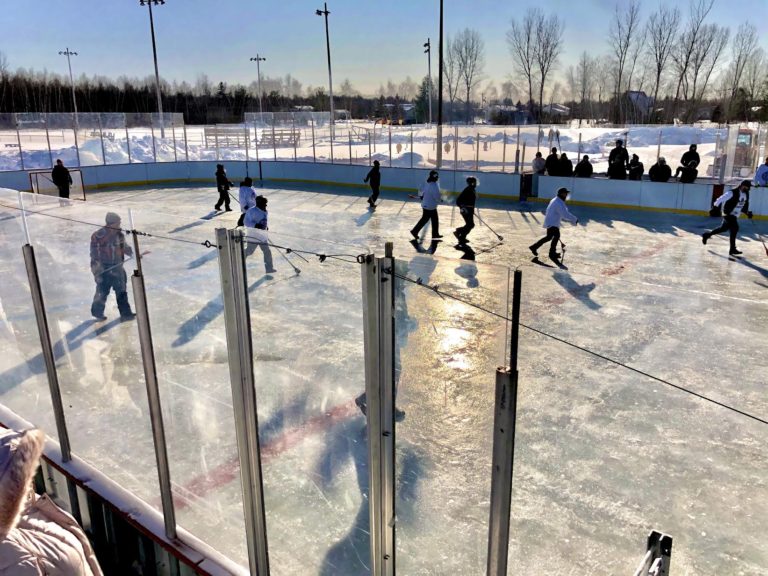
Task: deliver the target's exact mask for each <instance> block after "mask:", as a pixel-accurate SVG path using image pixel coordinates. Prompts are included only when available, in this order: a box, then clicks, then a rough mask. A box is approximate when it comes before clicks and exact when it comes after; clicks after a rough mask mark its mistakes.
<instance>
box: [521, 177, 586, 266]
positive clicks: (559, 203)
mask: <svg viewBox="0 0 768 576" xmlns="http://www.w3.org/2000/svg"><path fill="white" fill-rule="evenodd" d="M568 194H570V191H569V190H568V189H567V188H560V189H559V190H558V191H557V196H555V197H554V198H552V200H550V202H549V206H547V213H546V215H545V216H544V228H546V229H547V235H546V236H544V238H542V239H541V240H539V241H538V242H536V243H535V244H531V245H530V246H529V247H528V248H530V250H531V252H533V255H534V256H538V255H539V253H538V249H539V248H540V247H541V246H543V245H544V244H546V243H547V242H551V244H550V246H549V258H550V260H552V261H553V262H556V263H560V254H558V252H557V242H558V240H560V224H561V223H562V221H563V220H566V221H568V222H573V223H574V224H578V223H579V219H578V218H576V216H574V215H573V214H571V212H570V211H569V210H568V207H567V206H566V205H565V201H566V199H567V198H568Z"/></svg>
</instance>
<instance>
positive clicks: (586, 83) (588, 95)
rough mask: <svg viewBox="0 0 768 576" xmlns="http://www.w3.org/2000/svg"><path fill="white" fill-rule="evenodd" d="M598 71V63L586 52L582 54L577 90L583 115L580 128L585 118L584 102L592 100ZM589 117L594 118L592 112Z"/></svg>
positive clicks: (577, 72) (576, 80) (578, 69)
mask: <svg viewBox="0 0 768 576" xmlns="http://www.w3.org/2000/svg"><path fill="white" fill-rule="evenodd" d="M596 71H597V61H596V60H594V59H593V58H591V57H590V56H589V54H587V53H586V51H585V52H582V53H581V57H580V58H579V63H578V64H577V65H576V78H575V84H576V90H577V94H578V98H579V103H580V104H581V114H580V115H579V126H581V120H582V117H583V116H584V102H585V101H591V100H592V94H593V91H594V87H595V73H596ZM589 117H590V118H591V117H592V113H591V112H590V114H589Z"/></svg>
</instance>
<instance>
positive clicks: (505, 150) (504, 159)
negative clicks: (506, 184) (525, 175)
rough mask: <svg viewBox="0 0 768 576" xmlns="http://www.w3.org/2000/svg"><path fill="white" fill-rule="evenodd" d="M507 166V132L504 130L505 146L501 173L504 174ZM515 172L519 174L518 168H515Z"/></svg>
mask: <svg viewBox="0 0 768 576" xmlns="http://www.w3.org/2000/svg"><path fill="white" fill-rule="evenodd" d="M506 166H507V131H506V130H504V144H503V145H502V147H501V171H502V172H504V169H505V168H506ZM515 172H517V167H515Z"/></svg>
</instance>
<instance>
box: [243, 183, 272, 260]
mask: <svg viewBox="0 0 768 576" xmlns="http://www.w3.org/2000/svg"><path fill="white" fill-rule="evenodd" d="M268 216H269V215H268V213H267V199H266V198H265V197H264V196H257V197H256V205H255V206H254V207H253V208H249V209H248V212H246V213H245V228H246V237H247V238H248V246H247V248H246V249H245V255H246V256H250V255H251V254H253V252H254V251H255V250H256V246H258V247H259V248H261V253H262V254H264V267H265V268H266V271H267V274H270V273H272V272H277V270H275V267H274V266H273V263H272V250H270V249H269V237H268V236H267V230H269V224H268V223H267V218H268Z"/></svg>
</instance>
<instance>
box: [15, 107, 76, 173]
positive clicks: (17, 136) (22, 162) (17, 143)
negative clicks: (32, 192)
mask: <svg viewBox="0 0 768 576" xmlns="http://www.w3.org/2000/svg"><path fill="white" fill-rule="evenodd" d="M16 146H18V147H19V160H20V161H21V169H22V170H24V152H23V151H22V149H21V134H19V118H18V114H17V115H16ZM78 164H79V162H78Z"/></svg>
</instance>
